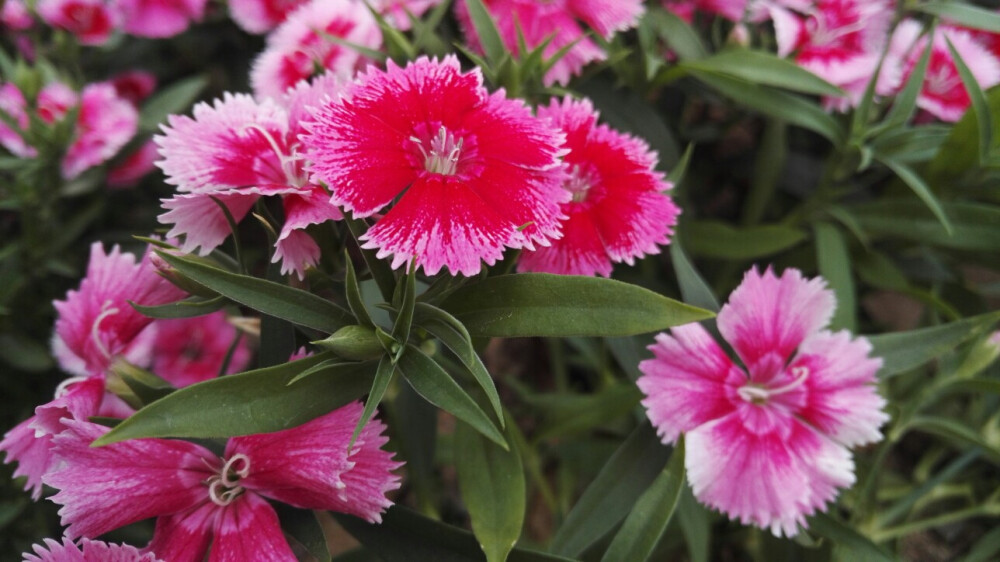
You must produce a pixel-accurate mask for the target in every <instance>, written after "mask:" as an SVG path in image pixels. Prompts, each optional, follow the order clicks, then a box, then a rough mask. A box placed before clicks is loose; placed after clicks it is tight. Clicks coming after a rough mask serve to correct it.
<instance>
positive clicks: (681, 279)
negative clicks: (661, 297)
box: [670, 236, 719, 312]
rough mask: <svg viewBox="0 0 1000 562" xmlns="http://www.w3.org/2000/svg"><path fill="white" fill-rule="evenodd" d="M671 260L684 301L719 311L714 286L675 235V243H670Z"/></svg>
mask: <svg viewBox="0 0 1000 562" xmlns="http://www.w3.org/2000/svg"><path fill="white" fill-rule="evenodd" d="M670 261H671V263H673V265H674V274H675V275H676V276H677V283H678V284H679V285H680V286H681V296H682V297H683V298H684V302H686V303H689V304H693V305H694V306H699V307H701V308H704V309H706V310H711V311H713V312H718V311H719V300H718V299H716V298H715V293H713V292H712V288H711V287H709V286H708V283H706V282H705V280H704V279H703V278H702V276H701V274H700V273H698V271H697V270H696V269H695V268H694V265H692V264H691V260H689V259H688V257H687V255H686V254H685V253H684V249H683V248H682V247H681V242H680V240H679V238H678V237H677V236H674V240H673V243H672V244H670Z"/></svg>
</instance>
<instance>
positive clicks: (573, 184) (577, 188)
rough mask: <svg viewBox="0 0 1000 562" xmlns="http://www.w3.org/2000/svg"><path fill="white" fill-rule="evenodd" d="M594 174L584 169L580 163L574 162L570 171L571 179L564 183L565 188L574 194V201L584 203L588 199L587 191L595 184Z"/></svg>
mask: <svg viewBox="0 0 1000 562" xmlns="http://www.w3.org/2000/svg"><path fill="white" fill-rule="evenodd" d="M592 176H593V174H591V173H589V171H588V170H584V169H583V167H581V166H580V165H579V164H573V167H572V168H570V171H569V179H567V180H566V183H564V184H563V188H564V189H566V191H569V192H570V193H572V194H573V202H574V203H582V202H583V201H586V200H587V192H589V191H590V188H591V187H593V186H594V178H593V177H592Z"/></svg>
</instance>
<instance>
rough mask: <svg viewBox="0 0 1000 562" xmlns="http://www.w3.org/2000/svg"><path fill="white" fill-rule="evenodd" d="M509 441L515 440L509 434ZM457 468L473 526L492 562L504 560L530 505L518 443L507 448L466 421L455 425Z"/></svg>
mask: <svg viewBox="0 0 1000 562" xmlns="http://www.w3.org/2000/svg"><path fill="white" fill-rule="evenodd" d="M508 442H510V443H513V440H512V439H510V437H509V436H508ZM455 468H456V469H457V470H458V485H459V489H460V490H461V492H462V500H463V501H464V502H465V506H466V508H467V509H468V510H469V518H470V519H471V520H472V530H473V532H474V533H475V535H476V539H477V540H478V541H479V545H480V546H481V547H482V549H483V552H484V553H485V554H486V560H487V561H488V562H503V561H504V560H506V559H507V555H508V553H510V551H511V550H512V549H513V548H514V544H515V543H516V542H517V539H518V538H520V536H521V527H522V525H523V524H524V511H525V507H526V499H525V494H526V485H525V481H524V468H523V467H522V465H521V456H520V454H519V453H518V450H517V447H513V446H512V447H510V449H509V450H504V449H502V448H501V447H499V446H498V445H496V444H495V443H493V442H491V441H489V440H488V439H486V438H485V437H483V436H482V435H481V434H480V433H479V432H478V431H476V430H474V429H472V428H471V427H469V426H468V425H466V424H464V423H459V424H458V425H457V427H456V428H455Z"/></svg>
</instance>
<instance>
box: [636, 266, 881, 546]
mask: <svg viewBox="0 0 1000 562" xmlns="http://www.w3.org/2000/svg"><path fill="white" fill-rule="evenodd" d="M834 307H835V298H834V295H833V292H832V291H830V290H829V289H827V288H826V284H825V282H824V281H823V280H822V279H821V278H820V279H813V280H808V279H804V278H803V277H802V274H801V273H800V272H799V271H798V270H794V269H788V270H786V271H785V272H784V274H783V275H782V276H781V277H776V276H775V275H774V273H773V272H772V271H771V270H770V269H768V270H767V271H765V272H764V274H763V275H761V274H760V273H758V272H757V270H756V269H752V270H750V271H749V272H747V274H746V276H745V277H744V279H743V282H742V283H741V284H740V286H739V287H737V288H736V290H735V291H733V293H732V295H731V296H730V299H729V303H728V304H726V305H725V306H724V307H722V310H721V311H720V312H719V316H718V327H719V332H720V333H721V334H722V337H723V338H725V340H726V341H727V342H729V343H730V344H731V345H732V347H733V349H734V350H735V351H736V354H737V355H738V356H739V359H740V360H741V361H742V365H743V366H740V365H738V364H737V363H735V362H734V361H733V360H732V359H730V357H729V356H728V355H727V354H726V352H725V351H723V349H722V348H721V347H720V346H719V344H717V343H716V342H715V340H714V339H713V338H712V336H711V335H709V333H708V332H707V331H706V330H705V329H704V328H702V327H701V326H700V325H699V324H688V325H685V326H680V327H677V328H673V329H672V330H671V333H670V334H666V333H664V334H660V335H659V336H657V338H656V341H657V342H656V344H655V345H653V346H651V347H650V349H651V350H652V351H653V354H654V358H653V359H649V360H646V361H643V362H641V363H640V364H639V368H640V370H642V372H643V376H642V377H640V378H639V380H638V385H639V388H640V389H641V390H642V391H643V393H645V395H646V398H645V399H644V400H643V401H642V403H643V406H645V407H646V413H647V415H648V416H649V419H650V421H651V422H652V423H653V425H654V426H655V427H656V429H657V432H658V434H659V435H660V438H661V439H662V440H663V442H664V443H672V442H674V441H676V440H677V438H678V436H679V435H680V434H681V433H684V434H685V445H686V452H687V454H686V457H685V466H686V468H687V476H688V481H689V482H690V483H691V487H692V489H693V490H694V495H695V497H697V498H698V499H699V500H700V501H702V502H704V503H706V504H708V505H710V506H711V507H713V508H715V509H718V510H720V511H722V512H724V513H726V514H727V515H729V516H730V517H731V518H734V519H739V520H740V521H741V522H743V523H744V524H754V525H757V526H759V527H761V528H765V529H767V528H770V530H771V532H772V533H774V534H775V535H780V534H782V533H784V534H785V535H786V536H792V535H794V534H796V533H797V532H798V527H799V526H805V517H806V516H808V515H811V514H812V513H814V512H815V511H816V510H824V509H825V508H826V503H827V502H829V501H831V500H832V499H833V498H834V497H836V495H837V493H838V489H839V488H844V487H847V486H850V485H851V484H853V483H854V461H853V459H852V457H851V453H850V451H849V450H848V448H849V447H855V446H858V445H864V444H867V443H872V442H875V441H878V440H880V439H881V438H882V435H881V433H880V432H879V427H880V426H881V425H882V424H883V423H884V422H885V421H886V420H887V419H888V416H887V415H886V414H885V413H884V412H883V411H882V410H883V407H884V406H885V400H884V399H882V397H880V396H879V395H878V393H877V391H876V388H875V384H874V383H875V373H876V371H878V369H879V367H880V366H881V365H882V360H881V359H879V358H872V357H869V356H868V354H869V353H870V352H871V349H872V347H871V344H869V343H868V341H867V340H866V339H864V338H861V337H858V338H852V337H851V334H850V333H848V332H846V331H840V332H835V333H834V332H830V331H828V330H825V329H824V327H825V326H826V325H827V324H828V323H829V322H830V318H831V316H832V315H833V310H834ZM744 369H745V370H744Z"/></svg>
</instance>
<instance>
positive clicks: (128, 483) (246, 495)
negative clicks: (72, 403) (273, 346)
mask: <svg viewBox="0 0 1000 562" xmlns="http://www.w3.org/2000/svg"><path fill="white" fill-rule="evenodd" d="M361 411H362V406H361V404H360V403H358V402H355V403H352V404H349V405H347V406H345V407H343V408H340V409H338V410H335V411H333V412H331V413H329V414H327V415H325V416H321V417H319V418H316V419H314V420H313V421H311V422H308V423H306V424H304V425H301V426H298V427H295V428H291V429H287V430H284V431H280V432H277V433H270V434H262V435H250V436H246V437H234V438H232V439H230V440H229V442H228V444H227V445H226V450H225V454H224V456H223V458H219V457H217V456H216V455H215V454H214V453H212V452H210V451H209V450H207V449H205V448H203V447H201V446H199V445H195V444H194V443H190V442H187V441H179V440H167V439H138V440H131V441H125V442H121V443H114V444H111V445H107V446H104V447H91V446H90V443H91V442H92V441H93V440H94V439H96V438H97V437H100V436H101V435H103V434H104V433H106V432H107V431H108V429H107V428H106V427H102V426H99V425H96V424H93V423H89V422H85V421H69V422H67V425H68V426H69V429H68V430H67V431H65V432H63V433H61V434H60V435H58V436H56V437H55V439H54V441H55V450H56V453H57V454H58V455H59V456H60V458H61V459H62V461H63V464H62V466H61V467H60V468H59V469H58V470H56V471H54V472H51V473H49V474H48V475H46V477H45V482H46V484H48V485H51V486H53V487H55V488H58V489H59V493H58V494H56V495H54V496H53V497H52V501H54V502H56V503H58V504H60V505H62V506H63V507H62V508H61V509H60V510H59V514H60V516H61V517H62V520H63V523H64V524H66V525H68V527H67V529H66V534H67V536H68V537H71V538H73V537H79V536H85V537H94V536H97V535H100V534H102V533H105V532H108V531H111V530H113V529H116V528H118V527H121V526H123V525H127V524H129V523H132V522H135V521H140V520H143V519H147V518H150V517H156V518H157V521H156V531H155V533H154V535H153V540H152V542H151V543H150V545H149V547H147V550H148V551H149V552H153V553H155V554H156V555H157V556H158V557H160V558H162V559H164V560H170V561H171V562H200V561H201V560H203V559H204V558H205V555H206V554H207V553H208V551H209V549H211V551H212V552H211V559H212V560H243V559H249V558H247V557H246V554H245V553H247V552H254V553H255V558H254V559H264V560H287V561H289V562H292V561H294V560H295V557H294V556H293V555H292V552H291V549H290V548H289V546H288V544H287V543H286V542H285V540H284V538H283V537H282V534H281V528H280V527H279V524H278V518H277V515H276V514H275V512H274V509H273V508H272V507H271V506H270V505H269V504H268V503H267V502H266V501H265V500H264V498H265V497H267V498H271V499H274V500H277V501H281V502H285V503H288V504H291V505H293V506H296V507H300V508H306V509H326V510H335V511H340V512H343V513H350V514H352V515H356V516H358V517H362V518H365V519H367V520H368V521H372V522H375V521H379V520H380V519H381V515H380V514H381V512H382V510H384V509H385V508H387V507H389V506H390V505H392V502H391V501H389V500H388V499H387V498H386V497H385V494H386V493H387V492H389V491H390V490H394V489H396V488H398V487H399V478H398V477H397V476H395V475H393V474H392V471H393V470H395V469H397V468H398V467H399V466H400V465H401V463H398V462H394V461H393V460H392V454H391V453H388V452H386V451H383V450H381V446H382V445H384V444H385V443H386V441H387V439H386V437H384V436H382V432H383V431H384V429H385V426H384V425H383V424H382V423H381V422H379V421H378V420H372V421H371V422H369V423H368V424H367V425H366V426H365V427H364V429H363V430H362V432H361V435H360V437H359V438H358V440H357V441H356V442H355V444H354V446H353V447H352V448H351V449H350V450H348V448H347V444H348V442H349V441H350V437H351V433H352V432H353V430H354V426H355V424H356V423H357V421H358V419H359V418H360V416H361ZM210 544H211V546H210Z"/></svg>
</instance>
